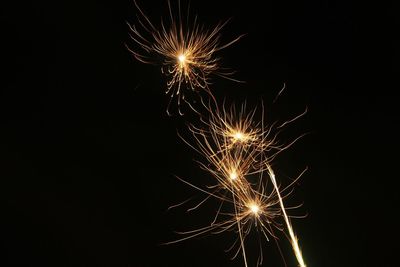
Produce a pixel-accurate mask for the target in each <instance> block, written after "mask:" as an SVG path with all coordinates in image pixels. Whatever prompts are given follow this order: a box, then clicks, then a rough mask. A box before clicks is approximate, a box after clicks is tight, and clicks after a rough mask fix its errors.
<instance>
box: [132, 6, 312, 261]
mask: <svg viewBox="0 0 400 267" xmlns="http://www.w3.org/2000/svg"><path fill="white" fill-rule="evenodd" d="M134 3H135V6H136V8H137V10H138V11H139V13H138V15H137V21H138V23H137V24H136V25H135V24H132V25H131V24H128V26H129V28H130V37H131V39H132V40H133V42H134V43H135V44H136V45H137V47H136V48H134V49H131V48H129V47H127V48H128V50H129V51H130V52H131V53H132V54H133V56H134V57H135V58H136V59H137V60H138V61H140V62H142V63H146V64H155V65H160V66H161V72H162V73H163V74H164V75H165V76H166V78H167V83H166V87H167V88H166V91H165V92H166V94H167V95H169V96H170V98H169V101H168V106H167V113H168V114H170V112H169V108H170V105H171V102H172V100H173V99H177V105H178V111H179V113H180V114H181V115H182V112H181V109H180V107H181V104H182V103H183V102H184V103H186V104H188V106H189V107H190V108H192V109H193V110H194V111H196V110H195V108H194V107H193V106H192V103H191V102H190V101H189V100H188V95H189V93H190V94H193V93H194V95H200V94H197V93H199V92H200V91H204V92H206V93H207V94H208V96H209V97H210V99H211V100H213V103H214V104H215V105H216V106H215V107H214V108H211V105H205V104H204V102H203V99H202V98H201V95H200V99H201V103H203V105H204V106H205V108H206V112H207V114H208V115H209V116H208V117H207V118H205V117H203V116H202V115H201V113H199V112H197V111H196V112H197V114H199V115H200V121H201V127H197V126H194V125H190V126H189V131H190V133H191V136H192V137H193V139H194V143H192V142H189V141H186V140H185V139H184V138H183V140H184V141H185V142H186V143H187V144H188V145H189V146H191V147H192V148H193V149H194V150H196V151H197V152H198V153H199V154H200V155H201V156H202V157H203V160H204V161H199V162H198V163H199V166H200V167H201V168H202V169H203V170H205V171H207V172H208V173H209V174H211V176H212V177H213V178H214V179H215V183H213V184H212V185H210V186H207V187H203V186H196V185H194V184H193V183H191V182H188V181H186V180H184V179H181V178H179V177H178V179H179V180H181V181H183V182H184V183H186V184H188V185H189V186H191V187H193V188H195V189H197V190H199V191H201V192H203V193H205V194H206V197H205V198H204V199H203V200H202V201H200V202H199V203H197V204H196V205H195V206H194V207H192V208H189V209H188V211H191V210H194V209H197V208H199V207H200V206H201V205H202V204H203V203H205V202H206V201H207V200H209V199H215V200H217V201H219V206H218V207H219V208H218V210H217V212H216V214H215V216H214V218H213V220H212V221H211V223H210V225H208V226H205V227H203V228H200V229H195V230H192V231H187V232H181V234H183V235H184V237H183V238H181V239H179V240H175V241H172V242H169V243H166V244H170V243H176V242H180V241H183V240H187V239H189V238H192V237H195V236H199V235H203V234H207V233H214V234H216V233H222V232H225V231H235V232H236V233H237V239H236V241H235V242H234V244H233V245H232V246H231V247H230V249H229V250H234V249H235V248H236V252H235V253H234V256H233V258H235V257H237V256H238V255H239V253H240V252H241V254H242V256H243V261H244V265H245V266H246V267H247V266H248V263H247V255H246V249H245V240H246V238H247V236H248V235H249V233H250V232H251V231H252V229H253V228H256V229H257V230H258V231H259V232H261V233H262V234H263V235H264V236H265V237H266V239H267V240H269V239H270V238H273V239H274V240H275V242H276V243H277V245H278V249H279V251H280V252H281V250H280V248H279V243H278V241H277V236H276V234H275V231H281V232H283V231H285V229H287V231H288V233H289V236H288V239H289V241H290V243H291V245H292V248H293V251H294V254H295V256H296V259H297V262H298V264H299V266H300V267H305V266H306V265H305V263H304V260H303V256H302V253H301V250H300V248H299V244H298V239H297V237H296V235H295V233H294V230H293V227H292V224H291V222H290V219H289V218H290V217H294V216H289V215H288V212H287V211H288V210H289V209H293V208H296V207H289V208H288V207H285V205H284V202H283V200H284V199H285V198H286V197H288V196H289V195H290V194H291V191H290V190H288V189H289V188H291V187H292V185H293V184H294V183H295V182H296V181H297V180H298V179H299V178H300V177H301V175H302V174H303V173H304V171H303V172H302V173H301V174H300V175H299V176H298V177H297V178H296V179H295V180H294V181H293V182H292V183H291V184H289V185H288V186H287V187H285V188H283V189H281V188H280V186H279V184H278V182H277V180H276V177H275V173H274V171H273V169H272V161H273V160H274V158H275V156H276V155H278V154H279V153H281V152H282V151H284V150H286V149H287V148H289V147H290V146H291V145H292V144H294V143H295V142H296V141H297V140H298V139H299V138H301V137H302V136H300V137H298V138H296V139H295V140H293V141H292V142H291V143H289V144H284V143H280V142H279V138H278V135H279V132H280V130H281V129H282V128H283V127H285V126H286V125H288V124H290V123H291V122H293V121H295V120H297V119H298V118H299V117H301V116H302V115H304V114H305V112H306V111H307V110H306V111H305V112H304V113H302V114H300V115H299V116H297V117H295V118H293V119H291V120H288V121H286V122H284V123H282V124H281V125H277V123H272V124H270V125H269V126H268V127H265V125H264V107H263V106H262V109H261V119H260V120H256V118H255V117H256V111H257V109H253V110H251V111H249V112H246V106H245V104H244V105H242V106H241V108H240V109H239V110H238V111H237V110H236V109H235V106H234V105H232V106H231V108H230V110H226V109H225V105H224V108H223V109H222V111H219V109H218V104H217V101H216V99H215V98H214V96H213V94H212V93H211V91H210V88H209V85H210V83H211V78H210V77H211V76H212V75H216V76H220V77H223V78H227V79H231V80H233V81H237V80H235V79H233V78H232V77H231V75H232V74H233V72H231V71H227V70H225V69H223V68H221V67H220V64H219V58H218V57H217V52H219V51H220V50H222V49H225V48H227V47H229V46H230V45H232V44H233V43H235V42H237V41H238V40H239V39H240V38H241V37H242V36H239V37H237V38H235V39H233V40H232V41H230V42H227V43H225V44H221V42H220V33H221V31H222V29H223V27H224V26H225V25H226V24H227V22H228V21H225V22H222V23H219V24H217V25H216V26H215V27H214V28H211V29H209V30H207V29H205V27H203V26H202V25H200V24H199V23H198V21H197V17H195V18H194V20H193V21H192V22H191V23H190V22H189V12H188V13H187V17H186V19H185V21H183V20H182V14H181V9H180V8H181V6H180V1H178V14H177V16H175V14H174V12H173V9H172V7H171V3H170V1H169V0H168V1H167V3H168V10H169V20H168V22H167V23H165V22H164V21H163V20H161V23H160V27H156V26H155V25H154V24H153V23H152V22H151V20H150V19H149V18H148V17H147V16H146V14H145V13H144V12H143V11H142V10H141V8H140V7H139V5H138V4H137V3H136V1H135V0H134ZM175 17H177V19H176V18H175ZM282 91H283V89H282V90H281V91H280V92H279V94H278V96H279V95H280V94H281V92H282ZM274 102H275V100H274ZM269 182H271V184H272V186H270V184H269ZM186 202H187V201H185V202H183V203H180V204H178V205H175V206H173V207H177V206H180V205H183V204H184V203H186ZM171 208H172V207H171ZM279 219H283V223H281V222H280V221H279ZM260 249H262V246H261V245H260ZM281 255H282V252H281ZM262 256H263V254H262V253H260V256H259V258H258V259H257V264H258V265H260V264H261V263H262V261H263V258H262ZM282 258H283V260H284V257H283V255H282ZM285 265H286V263H285Z"/></svg>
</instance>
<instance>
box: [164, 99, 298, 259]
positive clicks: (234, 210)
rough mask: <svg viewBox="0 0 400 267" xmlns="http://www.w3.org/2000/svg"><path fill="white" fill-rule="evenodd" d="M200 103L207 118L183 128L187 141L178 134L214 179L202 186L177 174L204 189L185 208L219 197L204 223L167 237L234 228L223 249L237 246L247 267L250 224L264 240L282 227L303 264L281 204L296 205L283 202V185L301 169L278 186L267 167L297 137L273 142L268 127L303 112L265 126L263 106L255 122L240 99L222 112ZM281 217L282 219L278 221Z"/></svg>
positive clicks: (253, 113) (219, 231) (272, 127)
mask: <svg viewBox="0 0 400 267" xmlns="http://www.w3.org/2000/svg"><path fill="white" fill-rule="evenodd" d="M206 109H207V110H208V112H209V118H208V120H205V119H202V124H203V125H202V127H195V126H193V125H192V126H190V128H189V129H190V132H191V135H192V137H193V138H194V140H195V143H194V144H192V143H190V142H188V141H186V140H185V139H184V138H183V140H184V141H185V142H186V143H187V144H188V145H190V146H191V147H192V148H193V149H195V150H196V151H197V152H199V153H200V155H201V156H202V157H203V158H204V159H205V162H199V164H200V167H201V168H202V169H204V170H206V171H207V172H209V173H210V174H211V175H212V177H214V178H215V180H216V183H215V184H214V185H211V186H207V187H206V188H202V187H198V186H196V185H194V184H192V183H190V182H188V181H186V180H183V179H181V178H178V179H180V180H181V181H183V182H184V183H186V184H188V185H190V186H192V187H193V188H195V189H197V190H199V191H201V192H203V193H205V194H206V195H207V196H206V198H205V199H203V200H202V201H200V202H199V203H198V204H197V205H195V206H194V207H192V208H190V209H188V211H190V210H194V209H197V208H198V207H200V206H201V205H202V204H203V203H204V202H206V201H207V200H209V199H210V198H214V199H216V200H218V201H219V209H218V211H217V213H216V215H215V217H214V219H213V220H212V222H211V224H210V225H209V226H206V227H204V228H200V229H196V230H193V231H188V232H181V234H184V235H186V236H185V237H184V238H182V239H179V240H177V241H173V242H170V243H175V242H179V241H182V240H186V239H189V238H191V237H195V236H198V235H202V234H206V233H221V232H224V231H228V230H235V231H236V233H237V237H238V238H237V241H236V242H235V243H234V244H233V246H232V247H231V248H230V249H229V250H231V249H234V248H236V252H235V253H234V257H236V256H237V255H238V254H239V253H240V251H241V254H242V256H243V260H244V264H245V266H246V267H247V266H248V263H247V256H246V249H245V240H246V237H247V236H248V235H249V233H250V232H251V230H252V229H253V228H257V229H258V230H259V232H261V233H263V235H264V236H265V237H266V239H267V240H269V239H270V238H273V239H274V240H275V241H276V243H277V244H278V241H277V240H278V238H277V236H276V233H275V231H276V230H277V231H282V232H283V231H284V230H285V229H287V231H288V232H289V240H290V242H291V244H292V248H293V251H294V254H295V256H296V259H297V261H298V263H299V265H300V266H301V267H305V264H304V260H303V257H302V254H301V251H300V248H299V245H298V240H297V238H296V236H295V234H294V230H293V227H292V225H291V223H290V220H289V217H290V216H288V215H287V210H289V209H293V208H296V207H289V208H287V207H285V205H284V203H283V200H284V199H285V198H286V197H288V196H289V195H290V193H291V191H289V192H287V191H288V189H289V188H291V186H292V185H293V184H294V183H295V182H296V181H297V180H298V179H299V178H300V176H301V175H302V174H303V173H304V171H303V172H302V173H301V174H300V175H299V176H298V177H297V178H296V179H295V180H294V181H293V182H292V183H291V184H290V185H288V186H287V187H285V188H283V189H281V188H280V187H279V185H278V183H277V181H276V177H275V174H274V172H273V170H272V167H271V161H272V160H273V159H274V157H275V156H276V155H277V154H278V153H280V152H282V151H284V150H286V149H287V148H289V147H290V146H291V145H292V144H293V143H294V142H295V141H297V140H298V139H299V138H300V137H301V136H300V137H299V138H296V139H295V140H294V141H293V142H291V143H289V144H286V145H284V144H278V142H277V139H278V138H277V137H278V134H273V132H274V131H278V132H279V129H280V128H282V127H284V126H286V125H288V124H289V123H291V122H293V121H295V120H296V119H297V118H299V117H300V116H302V115H304V114H305V112H304V113H302V114H301V115H299V116H297V117H295V118H294V119H292V120H289V121H286V122H284V123H282V124H280V125H279V126H276V125H277V124H276V123H273V124H271V125H270V126H268V127H265V125H264V108H263V106H262V108H261V119H260V120H259V121H260V122H259V123H255V121H256V118H255V115H256V111H257V109H253V110H251V111H249V112H247V111H246V105H242V107H241V109H240V110H236V109H235V106H234V105H232V107H231V109H230V110H229V111H227V110H226V109H225V108H224V109H223V110H222V112H219V111H218V109H217V108H211V107H207V108H206ZM269 182H271V183H272V186H270V185H269ZM282 219H283V222H280V220H282ZM278 246H279V244H278ZM260 249H262V247H261V245H260ZM282 257H283V255H282ZM262 261H263V255H262V253H260V256H259V258H258V260H257V264H261V263H262Z"/></svg>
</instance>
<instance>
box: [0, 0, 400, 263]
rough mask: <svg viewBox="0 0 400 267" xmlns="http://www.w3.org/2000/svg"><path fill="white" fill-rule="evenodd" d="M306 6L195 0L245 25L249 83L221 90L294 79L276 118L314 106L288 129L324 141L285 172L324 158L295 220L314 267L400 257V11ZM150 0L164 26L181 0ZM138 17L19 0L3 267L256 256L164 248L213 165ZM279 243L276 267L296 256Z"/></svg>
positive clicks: (95, 4) (5, 98) (11, 58)
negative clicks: (176, 111)
mask: <svg viewBox="0 0 400 267" xmlns="http://www.w3.org/2000/svg"><path fill="white" fill-rule="evenodd" d="M277 2H280V3H279V4H278V3H277ZM298 2H299V3H284V2H281V1H225V0H224V1H192V3H191V12H192V13H196V14H197V15H199V20H200V21H201V22H203V23H204V24H206V25H207V26H211V25H214V24H216V23H217V22H219V21H221V20H224V19H228V18H232V20H231V22H230V23H229V24H228V25H227V26H226V28H225V29H224V31H223V33H224V36H223V40H225V41H227V40H230V39H232V38H234V37H236V36H237V35H239V34H242V33H246V36H245V37H244V38H243V39H242V40H241V41H240V42H238V43H236V44H235V45H233V46H232V47H230V48H228V49H226V50H224V51H221V53H219V56H221V57H222V64H223V65H224V66H227V67H231V68H232V69H236V70H238V73H237V74H236V76H235V77H237V78H239V79H242V80H245V81H247V83H245V84H237V83H233V82H229V81H223V80H221V79H218V78H215V79H214V80H213V81H214V85H213V90H214V92H215V94H216V95H217V96H218V97H220V99H221V97H222V96H225V97H226V98H227V99H228V100H231V101H232V100H235V101H236V102H238V103H240V102H241V101H244V100H245V99H247V102H248V104H249V106H252V105H255V104H257V103H259V101H258V99H263V100H264V102H265V104H266V105H267V106H268V105H269V104H270V103H271V102H272V100H273V99H274V96H275V95H276V93H277V92H278V91H279V90H280V88H281V87H282V85H283V83H286V85H287V89H286V90H285V91H284V94H283V95H282V96H281V98H280V100H279V101H278V102H276V104H274V105H273V108H271V114H272V115H271V117H272V118H273V119H280V120H285V119H288V118H290V117H291V116H293V115H296V114H298V113H300V112H302V111H303V109H304V108H305V107H306V106H307V107H308V113H307V115H306V116H305V117H304V118H302V119H300V120H299V121H298V122H296V123H295V124H293V125H292V126H291V127H289V129H288V131H287V132H285V134H284V135H283V138H287V141H288V140H290V138H293V137H296V136H298V135H299V134H301V133H304V132H309V134H308V135H307V136H306V137H305V138H303V139H302V140H300V141H299V142H298V143H297V144H296V145H295V146H294V147H292V148H291V149H290V150H288V151H286V152H285V153H284V154H283V155H282V156H280V157H278V158H277V159H276V168H277V170H278V173H280V174H283V177H287V176H289V177H293V176H295V175H296V174H297V173H298V172H299V171H301V170H302V168H304V167H305V166H308V167H309V171H308V172H307V173H306V174H305V175H304V176H303V177H302V179H301V181H300V183H299V185H298V186H296V191H295V194H294V198H293V199H294V200H295V201H297V202H295V203H299V202H302V201H304V206H303V207H302V208H301V209H300V213H302V214H305V213H307V214H308V217H306V218H305V219H300V220H294V221H293V224H294V227H295V230H296V232H297V233H298V235H299V238H300V245H301V247H302V248H303V253H304V257H305V260H306V262H307V263H308V266H313V267H316V266H322V267H325V266H398V259H397V260H396V261H395V260H394V258H395V255H396V252H397V251H398V242H397V240H398V230H396V227H398V225H399V224H398V221H397V219H396V217H397V211H398V206H397V205H396V202H398V191H397V190H398V189H397V188H398V178H399V175H398V173H397V170H398V168H397V164H398V158H399V156H398V151H399V150H398V148H399V147H398V144H399V141H398V138H399V135H398V130H397V129H396V127H397V124H398V116H397V115H398V114H397V105H398V103H397V102H398V101H397V97H395V95H396V94H395V92H396V88H398V86H396V83H395V78H396V76H395V75H396V73H397V74H398V67H396V66H398V48H397V47H398V43H396V41H395V38H394V36H395V35H396V30H395V29H396V28H397V27H396V24H395V21H394V19H393V18H394V14H395V12H394V8H393V7H390V6H387V7H378V6H375V5H373V4H371V5H370V6H366V4H365V3H364V5H362V6H360V5H356V4H355V3H352V1H328V0H325V1H306V2H304V3H300V2H301V1H298ZM2 5H3V4H2ZM140 5H141V6H142V7H143V9H144V10H145V11H146V12H147V14H148V15H149V16H150V17H151V18H152V19H153V21H158V20H159V18H160V16H161V15H166V14H167V13H166V12H167V9H166V7H167V5H166V2H165V1H146V2H145V1H141V2H140ZM182 5H183V6H185V5H186V4H184V3H183V4H182ZM135 12H136V10H135V8H134V4H133V2H132V1H50V2H42V1H35V2H19V1H18V2H17V1H14V2H13V3H11V4H9V5H8V6H7V5H3V7H2V9H1V28H2V32H1V43H2V46H3V48H2V49H1V64H2V65H3V68H2V78H1V95H0V118H1V121H0V123H1V135H2V137H1V141H0V145H1V146H0V156H1V158H0V162H1V164H0V165H1V168H0V175H1V176H0V177H1V184H0V188H1V189H0V190H1V198H2V204H4V207H3V208H2V209H1V213H2V219H1V238H0V239H1V242H2V243H3V249H2V251H3V252H4V254H5V257H2V260H1V261H3V263H4V265H3V266H6V265H26V266H95V265H105V266H243V263H242V260H241V258H240V257H238V258H237V259H236V260H234V261H231V260H230V259H229V257H230V256H231V254H229V253H224V252H223V250H224V249H226V248H228V247H229V245H230V242H231V241H232V234H230V233H226V234H221V235H217V236H207V237H203V238H195V239H192V240H189V241H186V242H183V243H180V244H177V245H169V246H162V245H160V243H162V242H165V241H170V240H173V239H175V238H177V235H175V234H174V230H185V229H192V228H195V227H199V226H202V225H206V224H207V223H208V222H209V221H210V217H209V216H210V214H213V210H212V209H213V208H214V207H213V206H208V207H207V206H206V207H204V208H203V209H202V211H199V212H198V213H194V214H188V213H185V211H184V210H182V209H177V210H173V211H170V212H167V211H166V209H167V208H168V207H169V206H170V205H172V204H175V203H177V202H179V201H181V200H184V199H186V198H187V197H189V196H192V195H196V194H197V195H198V194H199V193H198V192H196V191H193V190H192V189H190V188H189V187H187V186H185V185H183V184H182V183H180V182H179V181H178V180H176V179H175V178H174V175H180V176H182V177H186V178H188V177H189V178H190V179H194V180H195V181H200V179H201V178H202V176H204V175H206V174H204V173H203V172H202V171H201V170H199V169H198V167H197V166H196V164H195V163H194V162H193V159H196V158H197V157H198V156H197V155H196V154H195V153H194V152H193V151H191V149H190V148H188V147H187V146H186V145H184V144H183V142H182V141H180V140H179V138H178V137H177V135H176V130H177V129H183V127H184V122H185V119H189V118H190V116H187V117H179V116H172V117H168V116H167V115H166V113H165V108H166V102H167V99H166V97H165V95H164V93H163V91H164V88H165V80H164V79H163V77H162V75H161V74H160V71H159V68H158V67H154V66H150V65H144V64H141V63H139V62H137V61H135V60H134V59H133V57H132V56H131V55H130V54H129V52H128V51H127V50H126V48H125V46H124V44H125V43H128V44H131V45H132V43H129V39H128V27H127V25H126V23H125V22H126V21H129V22H134V21H135ZM397 30H398V29H397ZM396 53H397V54H396ZM196 179H197V180H196ZM288 181H289V180H284V181H283V183H285V182H288ZM207 209H209V210H207ZM281 243H282V249H283V250H284V255H285V258H286V259H287V262H288V265H289V266H295V263H294V259H293V258H294V256H293V254H292V252H291V250H290V247H289V246H288V245H287V240H285V239H284V238H282V240H281ZM264 247H265V249H264V257H265V264H264V266H283V263H282V261H281V259H280V258H279V256H277V255H276V246H275V244H274V243H273V242H270V243H264ZM251 248H252V247H251V246H250V249H251Z"/></svg>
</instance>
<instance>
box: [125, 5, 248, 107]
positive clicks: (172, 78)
mask: <svg viewBox="0 0 400 267" xmlns="http://www.w3.org/2000/svg"><path fill="white" fill-rule="evenodd" d="M135 6H136V8H137V10H138V11H139V13H138V16H137V20H138V22H137V24H128V26H129V28H130V37H131V39H132V40H133V42H134V43H135V44H136V47H135V48H129V47H128V50H129V51H130V52H131V53H132V54H133V56H134V57H135V58H136V59H137V60H139V61H140V62H143V63H147V64H155V65H161V71H162V73H163V74H164V75H165V76H166V77H167V89H166V94H167V95H169V96H170V100H169V103H168V107H167V112H168V113H169V107H170V104H171V101H172V100H173V99H175V98H176V99H177V103H178V110H179V112H180V113H181V109H180V108H179V107H180V105H181V104H182V103H183V102H185V103H187V104H188V105H189V106H190V107H191V108H192V109H193V107H192V103H190V101H188V100H187V98H188V97H187V95H188V94H189V93H190V92H191V93H193V92H194V93H198V92H199V91H201V90H203V91H206V92H209V84H210V76H211V75H218V76H220V77H224V78H228V79H231V80H235V79H233V78H232V77H231V76H232V74H233V72H232V71H229V70H226V69H223V68H221V67H220V64H219V58H218V57H217V56H216V53H217V52H218V51H220V50H222V49H224V48H226V47H228V46H230V45H231V44H233V43H235V42H236V41H238V40H239V39H240V38H241V36H239V37H237V38H235V39H234V40H232V41H230V42H227V43H225V44H221V43H220V32H221V30H222V28H223V27H224V26H225V25H226V23H227V21H225V22H222V23H219V24H217V25H216V26H215V27H214V28H212V29H211V30H207V29H206V28H205V27H204V26H201V25H200V24H199V23H198V21H197V17H195V19H194V20H193V21H192V22H191V23H190V22H189V12H188V16H187V18H186V20H185V21H182V15H181V11H180V10H181V9H180V3H179V1H178V14H177V15H175V14H174V12H173V9H172V7H171V3H170V1H168V9H169V21H168V22H167V23H165V22H164V21H163V20H162V21H161V26H160V27H158V28H157V27H156V26H155V25H154V24H153V23H152V22H151V20H150V19H149V18H148V17H147V16H146V14H145V13H144V12H143V11H142V10H141V9H140V7H139V6H138V4H137V3H136V1H135ZM235 81H237V80H235Z"/></svg>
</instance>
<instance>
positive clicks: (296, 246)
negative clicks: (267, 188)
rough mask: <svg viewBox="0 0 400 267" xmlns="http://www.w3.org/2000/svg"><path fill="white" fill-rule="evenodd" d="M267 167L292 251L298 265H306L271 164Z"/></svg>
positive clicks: (303, 266)
mask: <svg viewBox="0 0 400 267" xmlns="http://www.w3.org/2000/svg"><path fill="white" fill-rule="evenodd" d="M267 168H268V173H269V176H270V178H271V181H272V184H273V185H274V187H275V189H276V193H277V195H278V199H279V204H280V206H281V210H282V214H283V217H284V219H285V222H286V226H287V228H288V231H289V236H290V240H291V244H292V247H293V251H294V253H295V255H296V259H297V262H298V263H299V265H300V267H306V264H305V263H304V260H303V255H302V253H301V250H300V247H299V242H298V239H297V237H296V235H295V234H294V231H293V227H292V225H291V223H290V221H289V217H288V216H287V214H286V208H285V205H284V204H283V200H282V197H281V194H280V193H279V190H278V185H277V183H276V179H275V173H274V171H273V170H272V168H271V166H269V165H267Z"/></svg>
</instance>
